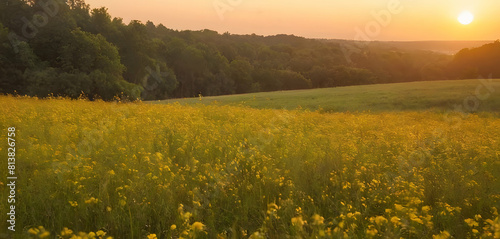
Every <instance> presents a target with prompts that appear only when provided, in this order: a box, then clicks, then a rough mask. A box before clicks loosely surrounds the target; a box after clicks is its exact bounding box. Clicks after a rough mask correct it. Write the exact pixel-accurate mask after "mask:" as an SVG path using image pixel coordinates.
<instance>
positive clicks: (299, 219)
mask: <svg viewBox="0 0 500 239" xmlns="http://www.w3.org/2000/svg"><path fill="white" fill-rule="evenodd" d="M292 225H294V226H296V227H299V228H302V226H304V220H302V216H297V217H294V218H292Z"/></svg>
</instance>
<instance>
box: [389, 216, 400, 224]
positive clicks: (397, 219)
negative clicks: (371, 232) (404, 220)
mask: <svg viewBox="0 0 500 239" xmlns="http://www.w3.org/2000/svg"><path fill="white" fill-rule="evenodd" d="M400 221H401V219H399V217H396V216H394V217H391V222H392V224H394V225H399V224H401V222H400Z"/></svg>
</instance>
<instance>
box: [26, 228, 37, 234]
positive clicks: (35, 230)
mask: <svg viewBox="0 0 500 239" xmlns="http://www.w3.org/2000/svg"><path fill="white" fill-rule="evenodd" d="M39 232H40V230H38V228H30V229H29V230H28V233H29V234H32V235H38V233H39Z"/></svg>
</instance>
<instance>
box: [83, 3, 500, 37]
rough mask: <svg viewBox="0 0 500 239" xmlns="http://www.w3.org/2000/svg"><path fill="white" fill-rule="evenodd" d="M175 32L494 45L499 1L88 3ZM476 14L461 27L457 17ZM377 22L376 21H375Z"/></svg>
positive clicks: (499, 25) (498, 34)
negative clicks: (436, 41)
mask: <svg viewBox="0 0 500 239" xmlns="http://www.w3.org/2000/svg"><path fill="white" fill-rule="evenodd" d="M86 2H87V3H88V4H90V6H91V7H92V8H97V7H103V6H105V7H107V8H108V9H109V12H110V14H111V15H112V16H113V17H121V18H123V19H124V21H125V22H126V23H128V22H129V21H130V20H141V21H142V22H144V23H145V22H146V21H147V20H151V21H153V22H154V23H155V24H158V23H163V25H165V26H166V27H168V28H172V29H177V30H201V29H211V30H215V31H218V32H219V33H223V32H226V31H227V32H230V33H233V34H251V33H255V34H258V35H275V34H294V35H298V36H304V37H309V38H340V39H366V40H496V39H499V38H500V32H499V31H498V29H500V14H499V13H498V11H499V10H500V1H498V0H309V1H305V0H302V1H299V0H140V1H138V0H87V1H86ZM464 10H468V11H470V12H472V13H473V14H474V15H475V19H474V22H472V23H471V24H470V25H461V24H460V23H459V22H458V21H457V17H458V15H459V14H460V13H461V12H462V11H464ZM377 19H378V21H377Z"/></svg>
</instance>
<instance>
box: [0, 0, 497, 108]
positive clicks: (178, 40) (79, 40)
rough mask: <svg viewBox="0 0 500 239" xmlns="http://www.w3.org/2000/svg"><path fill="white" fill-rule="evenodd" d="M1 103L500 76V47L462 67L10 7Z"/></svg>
mask: <svg viewBox="0 0 500 239" xmlns="http://www.w3.org/2000/svg"><path fill="white" fill-rule="evenodd" d="M0 13H1V15H0V93H9V94H23V95H24V94H26V95H36V96H39V97H44V96H47V95H50V94H53V95H58V96H59V95H61V96H69V97H74V98H75V97H79V96H80V95H81V94H84V95H86V96H87V97H89V98H91V99H92V98H95V97H99V98H102V99H104V100H110V99H113V97H115V96H120V97H127V98H131V99H136V98H140V99H144V100H158V99H166V98H172V97H192V96H196V95H198V94H200V93H201V94H202V95H222V94H234V93H248V92H259V91H276V90H293V89H308V88H321V87H336V86H347V85H360V84H374V83H392V82H408V81H419V80H442V79H456V78H471V77H477V76H479V75H483V76H488V75H490V74H492V75H494V76H497V77H498V76H500V72H499V70H498V69H500V67H498V64H499V62H500V60H499V59H500V43H499V42H498V41H497V42H495V43H492V44H488V45H485V46H483V47H481V48H477V49H464V50H462V51H461V52H459V53H458V54H457V55H456V56H455V57H451V56H448V55H443V54H438V53H433V52H427V51H416V50H400V49H397V48H394V47H384V46H383V45H380V44H367V43H360V42H354V41H340V40H339V41H326V40H316V39H306V38H302V37H297V36H293V35H276V36H266V37H264V36H258V35H255V34H252V35H233V34H230V33H224V34H219V33H217V32H215V31H211V30H202V31H177V30H172V29H169V28H167V27H166V26H164V25H162V24H158V25H155V24H154V23H153V22H149V21H148V22H146V23H142V22H140V21H131V22H129V23H124V22H123V20H122V19H121V18H113V17H112V16H110V14H109V13H108V11H107V9H106V8H99V9H90V7H89V5H87V4H86V3H85V2H84V1H83V0H2V2H1V3H0Z"/></svg>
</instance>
